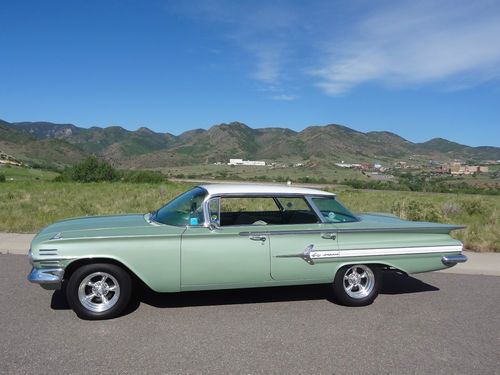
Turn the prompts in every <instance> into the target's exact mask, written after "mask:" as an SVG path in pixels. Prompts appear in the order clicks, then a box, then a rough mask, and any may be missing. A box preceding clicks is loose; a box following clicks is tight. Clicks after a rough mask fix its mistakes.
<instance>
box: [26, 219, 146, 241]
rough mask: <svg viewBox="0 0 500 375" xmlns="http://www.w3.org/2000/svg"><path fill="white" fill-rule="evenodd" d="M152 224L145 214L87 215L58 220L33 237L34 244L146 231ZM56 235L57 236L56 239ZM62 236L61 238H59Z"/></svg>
mask: <svg viewBox="0 0 500 375" xmlns="http://www.w3.org/2000/svg"><path fill="white" fill-rule="evenodd" d="M151 227H152V224H150V223H149V222H148V221H146V219H145V216H144V215H143V214H130V215H112V216H85V217H76V218H72V219H66V220H61V221H58V222H56V223H54V224H51V225H49V226H48V227H45V228H44V229H42V230H41V231H40V232H39V233H38V234H37V235H36V236H35V238H34V239H33V242H32V246H33V245H36V244H39V243H40V242H44V241H49V240H51V239H53V240H54V241H56V240H59V239H71V238H82V237H83V238H85V237H88V238H90V237H101V236H110V235H111V236H114V235H130V234H134V233H139V232H144V231H145V229H146V228H151ZM54 236H56V238H55V239H54ZM57 237H60V238H57Z"/></svg>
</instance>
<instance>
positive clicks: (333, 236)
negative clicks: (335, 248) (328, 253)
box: [321, 233, 337, 240]
mask: <svg viewBox="0 0 500 375" xmlns="http://www.w3.org/2000/svg"><path fill="white" fill-rule="evenodd" d="M321 238H324V239H325V240H335V239H337V235H336V234H335V233H321Z"/></svg>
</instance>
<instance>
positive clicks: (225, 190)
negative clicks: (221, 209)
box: [199, 184, 335, 196]
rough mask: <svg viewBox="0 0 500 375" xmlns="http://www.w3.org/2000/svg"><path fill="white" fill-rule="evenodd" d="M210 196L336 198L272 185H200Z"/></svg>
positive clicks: (329, 194) (321, 193) (314, 190)
mask: <svg viewBox="0 0 500 375" xmlns="http://www.w3.org/2000/svg"><path fill="white" fill-rule="evenodd" d="M199 186H200V187H202V188H203V189H205V190H206V191H208V194H209V195H218V194H300V195H325V196H335V194H333V193H329V192H327V191H322V190H317V189H309V188H304V187H295V186H289V185H272V184H206V185H199Z"/></svg>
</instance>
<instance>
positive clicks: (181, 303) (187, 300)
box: [51, 272, 439, 314]
mask: <svg viewBox="0 0 500 375" xmlns="http://www.w3.org/2000/svg"><path fill="white" fill-rule="evenodd" d="M437 290H439V288H437V287H435V286H433V285H430V284H427V283H425V282H423V281H421V280H418V279H416V278H414V277H412V276H408V275H406V274H403V273H399V272H384V273H383V287H382V290H381V291H380V294H389V295H394V294H409V293H421V292H431V291H437ZM310 300H328V301H330V302H332V303H336V301H335V300H334V298H333V296H332V294H331V293H330V285H329V284H317V285H300V286H283V287H273V288H248V289H227V290H210V291H196V292H181V293H157V292H154V291H152V290H151V289H149V288H147V287H142V288H139V289H138V290H137V292H136V296H135V298H133V299H132V301H133V302H132V303H131V304H130V306H129V307H128V309H127V311H126V312H125V314H128V313H131V312H132V311H134V310H136V309H137V308H138V307H139V305H140V304H141V303H145V304H147V305H150V306H154V307H159V308H176V307H190V306H214V305H240V304H250V303H269V302H293V301H310ZM51 308H52V309H54V310H66V309H69V308H70V307H69V305H68V302H67V301H66V297H65V294H64V293H63V292H62V291H61V290H58V291H55V292H54V294H53V295H52V301H51Z"/></svg>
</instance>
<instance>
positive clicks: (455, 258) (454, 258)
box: [441, 254, 468, 267]
mask: <svg viewBox="0 0 500 375" xmlns="http://www.w3.org/2000/svg"><path fill="white" fill-rule="evenodd" d="M467 260H468V258H467V256H465V255H463V254H459V255H446V256H444V257H443V258H441V262H443V264H444V265H445V266H450V267H451V266H454V265H455V264H457V263H464V262H467Z"/></svg>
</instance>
